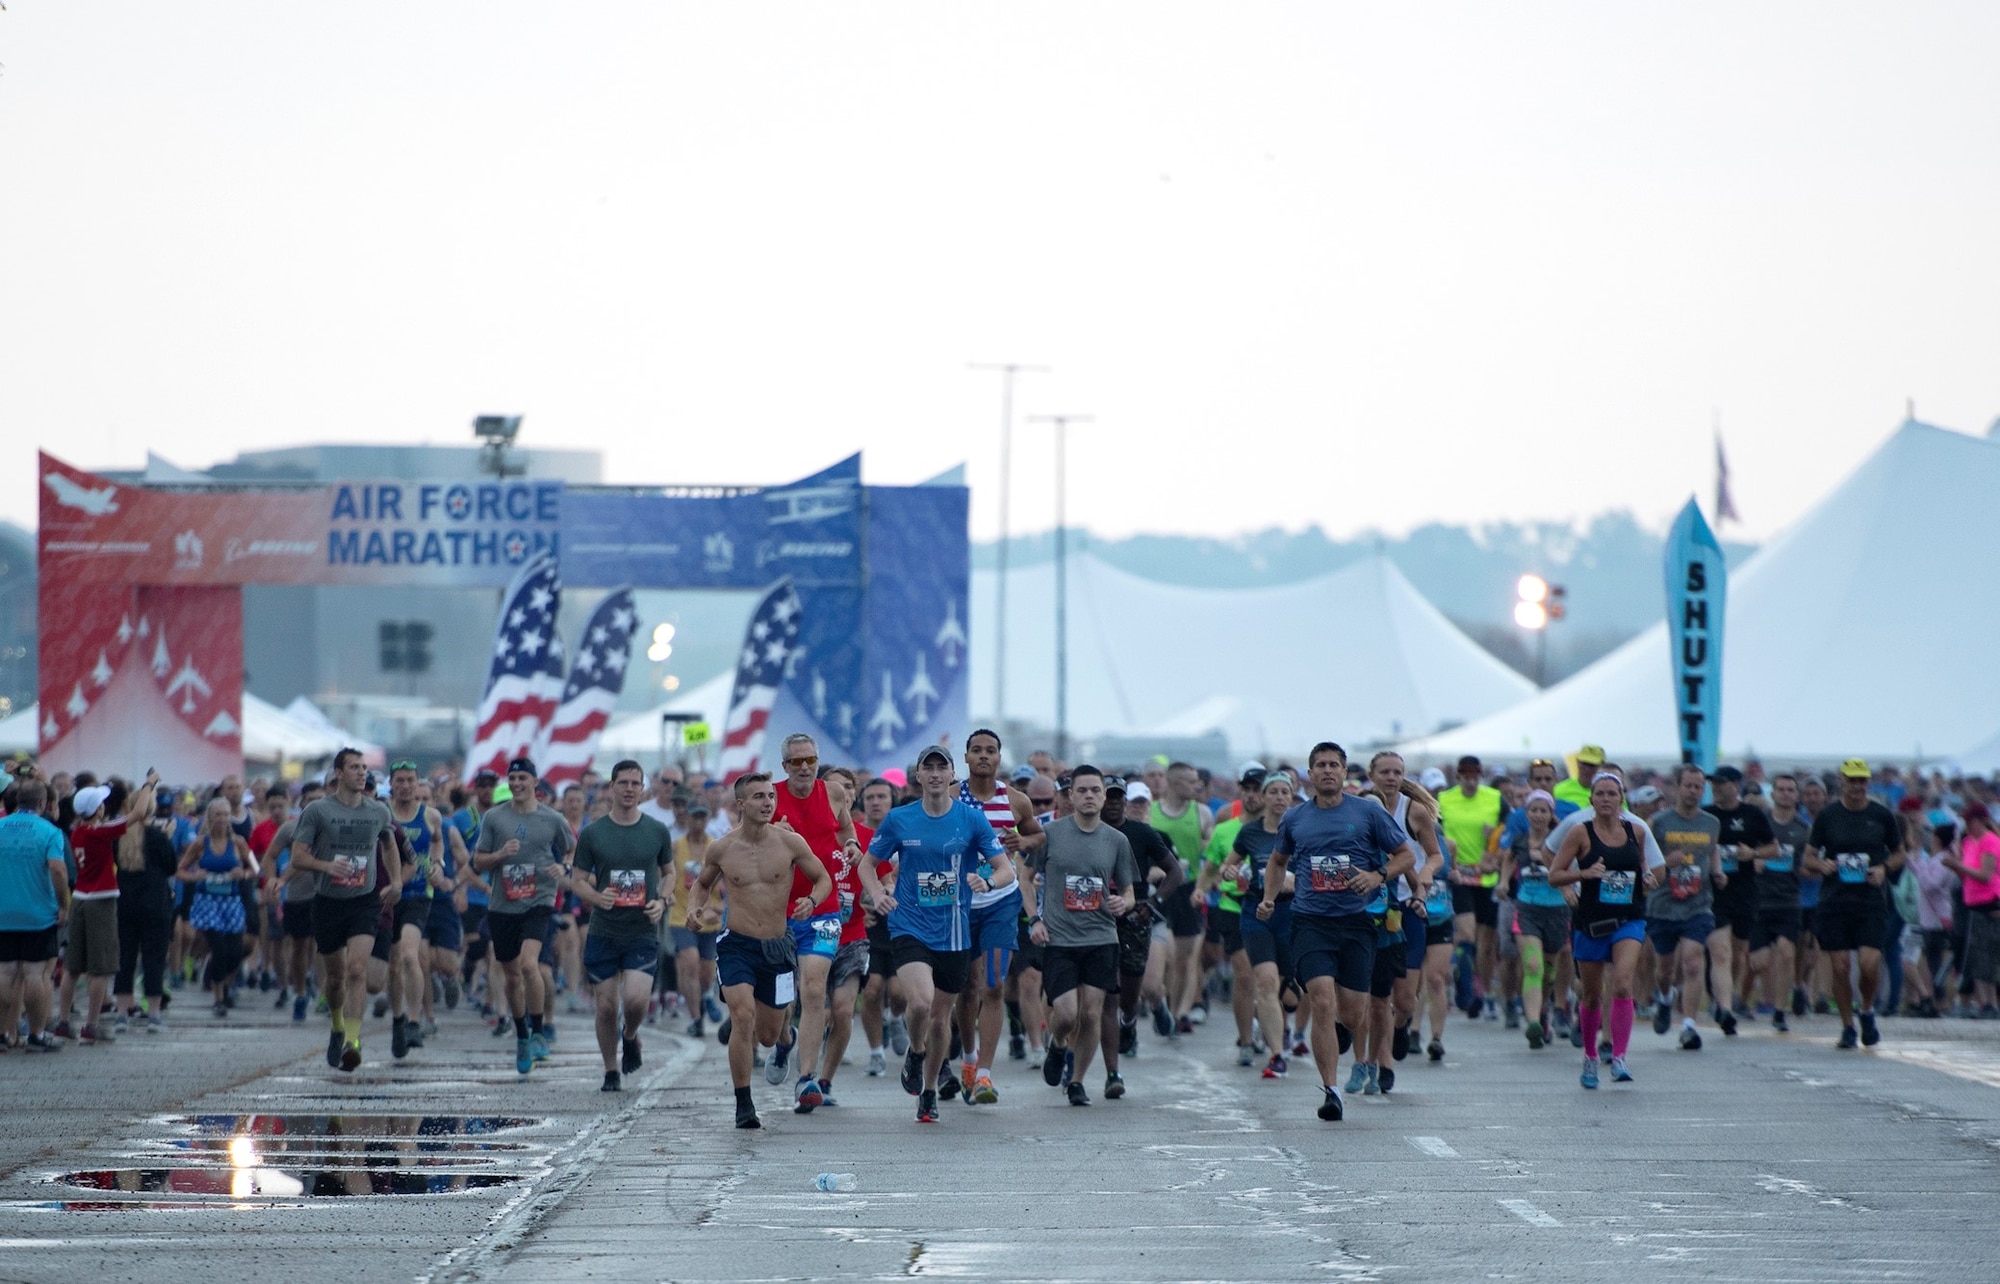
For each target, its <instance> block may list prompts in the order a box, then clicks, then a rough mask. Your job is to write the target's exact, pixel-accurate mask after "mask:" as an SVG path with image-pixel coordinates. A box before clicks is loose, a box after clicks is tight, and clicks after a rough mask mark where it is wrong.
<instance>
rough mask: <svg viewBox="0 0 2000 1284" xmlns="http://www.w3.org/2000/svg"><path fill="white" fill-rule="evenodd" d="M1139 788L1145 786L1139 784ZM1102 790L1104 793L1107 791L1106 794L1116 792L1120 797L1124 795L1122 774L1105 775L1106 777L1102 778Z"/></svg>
mask: <svg viewBox="0 0 2000 1284" xmlns="http://www.w3.org/2000/svg"><path fill="white" fill-rule="evenodd" d="M1139 788H1141V789H1144V788H1145V786H1144V785H1140V786H1139ZM1104 792H1105V793H1107V794H1118V795H1119V796H1121V797H1122V796H1124V793H1125V777H1123V776H1106V777H1105V778H1104Z"/></svg>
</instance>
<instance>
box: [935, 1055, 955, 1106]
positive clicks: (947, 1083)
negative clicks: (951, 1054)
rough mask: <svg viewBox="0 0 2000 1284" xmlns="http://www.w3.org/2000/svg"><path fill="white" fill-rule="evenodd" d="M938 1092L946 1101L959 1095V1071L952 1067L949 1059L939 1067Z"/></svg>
mask: <svg viewBox="0 0 2000 1284" xmlns="http://www.w3.org/2000/svg"><path fill="white" fill-rule="evenodd" d="M937 1094H938V1096H939V1097H940V1098H941V1099H942V1100H945V1101H950V1100H952V1099H954V1098H955V1097H957V1096H958V1072H957V1071H956V1070H953V1069H952V1068H951V1062H949V1061H947V1062H945V1063H944V1064H943V1065H941V1066H939V1067H938V1081H937Z"/></svg>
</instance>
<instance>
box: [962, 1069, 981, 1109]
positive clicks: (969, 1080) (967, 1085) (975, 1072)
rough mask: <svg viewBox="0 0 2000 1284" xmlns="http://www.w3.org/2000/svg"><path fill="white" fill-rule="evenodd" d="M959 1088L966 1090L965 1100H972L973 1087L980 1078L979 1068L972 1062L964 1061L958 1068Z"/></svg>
mask: <svg viewBox="0 0 2000 1284" xmlns="http://www.w3.org/2000/svg"><path fill="white" fill-rule="evenodd" d="M958 1076H959V1080H960V1082H959V1087H961V1088H963V1089H964V1090H965V1099H966V1100H967V1101H970V1100H972V1086H973V1083H974V1081H976V1080H977V1079H978V1078H979V1067H978V1066H976V1065H974V1064H973V1063H972V1062H970V1061H962V1062H960V1063H959V1066H958Z"/></svg>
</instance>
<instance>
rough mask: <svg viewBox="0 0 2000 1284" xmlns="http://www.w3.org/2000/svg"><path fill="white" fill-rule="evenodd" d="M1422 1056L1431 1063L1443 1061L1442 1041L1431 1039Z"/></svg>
mask: <svg viewBox="0 0 2000 1284" xmlns="http://www.w3.org/2000/svg"><path fill="white" fill-rule="evenodd" d="M1424 1055H1425V1056H1427V1057H1429V1058H1430V1059H1431V1060H1432V1061H1442V1060H1444V1040H1443V1039H1432V1040H1431V1046H1430V1047H1428V1048H1425V1049H1424Z"/></svg>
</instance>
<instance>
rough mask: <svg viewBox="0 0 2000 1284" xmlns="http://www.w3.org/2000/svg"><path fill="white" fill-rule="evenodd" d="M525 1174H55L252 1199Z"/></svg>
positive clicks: (508, 1181)
mask: <svg viewBox="0 0 2000 1284" xmlns="http://www.w3.org/2000/svg"><path fill="white" fill-rule="evenodd" d="M520 1180H521V1178H520V1177H519V1176H515V1175H505V1174H499V1173H426V1172H413V1171H411V1170H409V1169H406V1168H358V1167H356V1168H323V1169H320V1170H318V1171H310V1170H306V1169H294V1170H292V1171H287V1170H286V1169H281V1168H272V1167H267V1166H264V1165H261V1164H260V1165H255V1166H245V1167H240V1168H107V1169H99V1170H97V1171H95V1172H77V1173H59V1174H57V1176H56V1177H55V1181H56V1182H57V1183H59V1184H61V1185H65V1186H79V1187H82V1188H83V1189H85V1190H101V1191H106V1192H111V1191H116V1192H119V1193H128V1194H135V1195H199V1196H207V1197H209V1198H211V1199H212V1198H215V1197H218V1196H219V1197H223V1198H227V1199H248V1198H250V1197H252V1196H265V1195H268V1196H274V1197H276V1198H279V1199H296V1198H298V1197H300V1196H302V1195H310V1196H315V1197H335V1196H352V1195H451V1194H456V1193H457V1192H459V1191H465V1190H485V1189H488V1188H490V1187H494V1186H508V1185H512V1184H513V1183H515V1182H517V1181H520ZM175 1206H176V1207H181V1206H183V1205H175ZM197 1206H204V1205H197ZM205 1206H206V1207H215V1205H205ZM92 1207H101V1205H93V1206H92ZM249 1207H252V1208H256V1207H262V1205H254V1204H253V1205H249Z"/></svg>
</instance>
